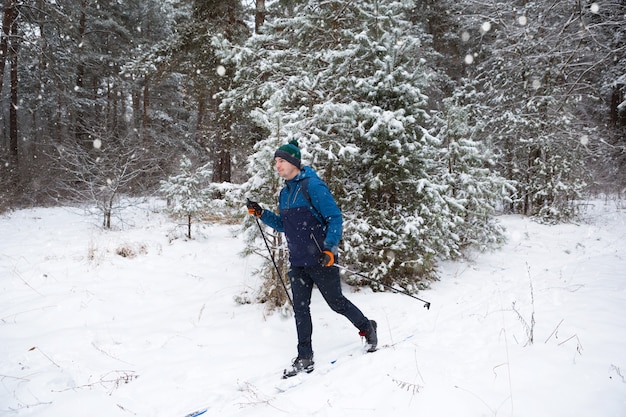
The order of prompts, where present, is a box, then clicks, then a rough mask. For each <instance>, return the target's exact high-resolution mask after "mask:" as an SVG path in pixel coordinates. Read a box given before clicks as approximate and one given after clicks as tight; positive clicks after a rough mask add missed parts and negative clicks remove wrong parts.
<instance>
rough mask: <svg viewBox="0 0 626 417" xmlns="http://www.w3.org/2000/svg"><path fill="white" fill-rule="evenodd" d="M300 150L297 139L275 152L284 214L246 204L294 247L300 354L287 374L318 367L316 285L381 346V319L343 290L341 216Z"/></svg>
mask: <svg viewBox="0 0 626 417" xmlns="http://www.w3.org/2000/svg"><path fill="white" fill-rule="evenodd" d="M300 160H301V153H300V148H299V147H298V142H297V141H296V140H292V141H290V142H289V143H288V144H286V145H283V146H281V147H280V148H278V150H276V152H275V154H274V161H275V164H276V165H275V166H276V171H277V172H278V175H279V176H280V177H281V178H283V179H285V186H284V187H283V189H282V190H281V192H280V196H279V201H278V211H279V214H276V213H273V212H272V211H270V210H264V209H263V208H262V207H261V206H260V205H259V204H258V203H257V202H255V201H249V200H248V203H247V207H248V213H250V214H251V215H254V216H257V218H259V219H261V220H262V221H263V222H264V223H265V224H267V225H268V226H270V227H272V228H273V229H275V230H277V231H279V232H284V233H285V236H286V238H287V246H288V248H289V263H290V268H289V273H288V276H289V280H290V282H291V292H292V296H293V308H294V314H295V319H296V331H297V334H298V356H297V357H296V358H295V359H294V360H293V363H292V368H291V369H290V370H285V374H284V377H285V378H288V377H291V376H294V375H296V374H298V373H300V372H307V373H309V372H312V371H313V369H314V361H313V347H312V343H311V335H312V333H313V325H312V321H311V311H310V309H309V305H310V303H311V292H312V290H313V285H314V284H315V285H317V288H318V289H319V291H320V292H321V294H322V296H323V297H324V300H325V301H326V303H327V304H328V306H329V307H330V308H331V309H332V310H333V311H335V312H337V313H339V314H342V315H343V316H345V317H346V318H347V319H348V320H350V322H352V324H353V325H354V326H355V327H356V328H357V329H359V335H361V336H363V337H365V341H366V344H367V349H368V351H369V352H373V351H374V350H376V345H377V344H378V338H377V335H376V327H377V325H376V322H375V321H374V320H369V319H368V318H367V317H365V315H363V313H362V312H361V310H359V309H358V308H357V307H356V306H355V305H354V304H352V302H350V301H349V300H348V299H347V298H346V297H345V296H344V295H343V293H342V292H341V282H340V278H339V268H337V267H336V266H333V264H334V263H335V261H336V259H337V251H338V246H339V241H340V240H341V235H342V224H343V220H342V216H341V211H340V210H339V207H338V206H337V203H336V202H335V199H334V198H333V196H332V194H331V193H330V190H329V189H328V186H327V185H326V184H325V183H324V182H323V181H322V180H321V179H320V178H319V177H318V176H317V174H316V173H315V171H314V170H313V169H312V168H311V167H309V166H304V167H302V166H301V161H300Z"/></svg>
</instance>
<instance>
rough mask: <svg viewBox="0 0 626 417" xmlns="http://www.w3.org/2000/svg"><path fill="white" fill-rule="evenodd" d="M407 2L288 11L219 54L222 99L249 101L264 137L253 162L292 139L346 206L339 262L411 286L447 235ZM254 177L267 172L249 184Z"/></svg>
mask: <svg viewBox="0 0 626 417" xmlns="http://www.w3.org/2000/svg"><path fill="white" fill-rule="evenodd" d="M411 5H412V2H410V1H408V2H398V1H389V0H387V1H384V0H379V1H363V2H350V3H346V2H343V1H326V2H323V3H319V2H317V1H308V2H303V4H301V5H296V6H294V8H293V15H290V16H286V17H283V18H277V19H274V20H272V21H268V22H267V23H266V25H265V26H264V27H263V30H262V34H261V35H258V36H255V37H253V38H251V39H250V40H249V42H248V43H247V44H246V45H244V47H243V48H236V49H234V52H233V53H232V54H231V55H230V56H228V57H226V56H225V57H224V59H225V60H226V61H227V62H228V63H232V64H235V65H236V67H237V68H238V71H237V73H236V75H235V79H234V81H235V85H237V86H238V87H237V88H235V89H234V90H233V91H232V92H231V93H230V95H229V97H228V98H226V99H225V100H224V103H225V105H230V106H242V104H251V105H253V106H255V107H256V110H255V114H256V117H257V118H258V119H262V120H264V123H265V127H266V128H267V130H268V132H270V133H269V135H268V136H269V138H268V139H267V140H266V141H263V142H260V143H259V144H258V146H257V148H255V149H256V152H257V154H255V155H253V156H252V157H251V161H252V163H251V165H250V166H251V167H253V166H254V165H256V164H257V163H259V159H260V160H262V161H264V162H262V163H263V164H267V163H270V161H271V155H272V154H271V152H273V151H274V150H275V149H276V147H277V146H278V145H280V144H282V143H285V142H287V141H288V140H289V139H291V138H296V139H298V140H299V142H300V144H301V145H302V148H303V159H304V161H305V162H308V163H309V164H311V165H313V167H314V168H316V169H317V170H318V172H319V173H320V174H321V176H322V177H323V178H324V179H325V180H326V182H327V183H328V184H329V186H330V187H331V189H332V191H333V192H334V194H335V196H336V198H337V200H338V202H339V204H340V206H341V208H342V210H343V213H344V217H345V222H344V225H345V230H344V240H343V245H344V247H343V249H344V250H343V251H342V253H341V259H342V261H343V262H344V263H345V264H347V265H350V266H352V267H354V268H359V269H361V270H364V271H368V272H369V273H370V274H371V276H372V277H373V278H376V279H380V280H383V282H385V283H386V284H394V283H398V284H400V285H402V286H403V287H404V288H407V289H410V290H415V289H417V288H418V287H419V283H420V281H421V280H423V279H429V278H433V277H434V266H435V260H436V259H437V258H438V257H439V256H440V255H443V256H444V257H445V256H446V255H447V254H448V253H449V252H450V250H449V247H450V246H451V245H456V243H455V242H454V241H455V240H456V237H455V236H454V234H453V233H452V232H451V230H450V229H451V227H452V225H453V221H452V220H451V218H452V213H451V211H450V209H449V207H448V202H447V201H446V198H445V194H444V191H445V185H442V184H437V183H436V179H437V178H439V177H440V176H439V175H438V173H439V172H440V171H441V169H442V167H441V166H440V165H438V164H439V160H438V158H437V155H438V146H439V145H440V144H439V143H438V141H437V140H436V139H435V138H434V137H432V136H430V135H428V134H426V131H425V129H424V128H423V127H422V126H423V125H424V124H425V121H426V119H427V115H426V111H425V108H426V101H427V99H426V97H425V96H424V95H423V94H422V92H421V89H422V87H425V86H426V85H427V83H428V75H429V70H428V67H427V66H426V65H425V61H426V60H427V59H428V58H429V56H430V49H429V47H428V46H427V45H425V44H424V42H425V41H427V40H428V37H427V35H425V34H424V33H423V32H422V31H420V30H419V29H418V28H417V27H416V26H415V25H413V24H411V23H410V22H409V21H408V19H407V18H406V11H407V7H410V6H411ZM223 45H224V44H223V43H222V46H223ZM259 156H261V157H260V158H259ZM252 169H253V170H254V168H252ZM249 173H250V174H251V175H255V173H254V172H252V171H249ZM257 175H258V173H257ZM271 178H274V177H271ZM259 179H262V181H261V182H264V181H265V180H268V179H269V177H267V176H263V177H259V178H253V179H251V180H250V181H249V182H248V185H247V186H248V187H253V184H256V182H257V181H259ZM271 195H272V196H274V195H275V194H271Z"/></svg>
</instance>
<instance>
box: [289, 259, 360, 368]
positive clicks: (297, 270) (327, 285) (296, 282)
mask: <svg viewBox="0 0 626 417" xmlns="http://www.w3.org/2000/svg"><path fill="white" fill-rule="evenodd" d="M289 279H290V281H291V293H292V295H293V309H294V314H295V319H296V330H297V333H298V357H299V358H313V346H312V343H311V336H312V334H313V323H312V321H311V310H310V308H309V306H310V304H311V293H312V291H313V285H314V284H315V285H317V288H318V289H319V291H320V293H321V294H322V296H323V297H324V300H326V303H327V304H328V306H329V307H330V308H331V309H332V310H333V311H335V312H337V313H339V314H341V315H343V316H345V317H346V318H347V319H348V320H350V322H352V324H353V325H354V326H355V327H356V328H357V329H359V331H363V332H366V331H368V330H369V329H370V322H369V320H368V319H367V317H365V315H363V313H362V312H361V310H359V309H358V308H357V307H356V306H355V305H354V304H352V303H351V302H350V300H348V299H347V298H346V297H345V296H344V295H343V293H342V292H341V280H340V278H339V268H337V267H335V266H331V267H325V266H321V265H320V266H318V265H315V266H299V267H297V266H292V267H291V269H290V270H289Z"/></svg>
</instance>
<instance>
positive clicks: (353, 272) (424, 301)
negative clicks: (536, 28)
mask: <svg viewBox="0 0 626 417" xmlns="http://www.w3.org/2000/svg"><path fill="white" fill-rule="evenodd" d="M309 237H310V238H311V240H313V242H315V245H316V246H317V249H319V251H320V253H321V252H322V248H321V247H320V244H319V243H318V241H317V239H316V238H315V235H314V234H313V233H311V234H310V235H309ZM333 265H335V266H336V267H337V268H341V269H343V270H344V271H346V272H349V273H351V274H353V275H357V276H359V277H361V278H365V279H366V280H368V281H372V282H375V283H377V284H380V285H382V286H383V287H385V288H388V289H390V290H391V291H395V292H397V293H398V294H404V295H407V296H409V297H411V298H415V299H416V300H418V301H421V302H423V303H424V308H426V310H430V302H429V301H426V300H422V299H421V298H419V297H416V296H414V295H413V294H409V293H408V292H406V291H402V290H399V289H397V288H394V287H392V286H390V285H387V284H385V283H384V282H381V281H379V280H377V279H374V278H370V277H368V276H367V275H365V274H361V273H360V272H356V271H352V270H350V269H348V268H346V267H345V266H343V265H339V264H336V263H335V264H333Z"/></svg>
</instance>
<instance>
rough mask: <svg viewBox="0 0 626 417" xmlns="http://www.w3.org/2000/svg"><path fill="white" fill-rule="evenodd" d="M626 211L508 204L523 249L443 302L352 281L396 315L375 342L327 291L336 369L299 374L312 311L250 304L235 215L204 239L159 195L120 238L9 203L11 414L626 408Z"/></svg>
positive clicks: (366, 300)
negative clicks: (571, 218)
mask: <svg viewBox="0 0 626 417" xmlns="http://www.w3.org/2000/svg"><path fill="white" fill-rule="evenodd" d="M623 207H624V206H623V203H622V205H621V206H620V204H619V202H617V203H616V202H615V201H610V202H607V203H605V202H604V201H593V202H592V203H591V204H590V205H589V206H588V210H587V212H586V214H585V219H584V221H581V222H580V223H579V224H576V225H574V224H566V225H558V226H546V225H540V224H537V223H534V222H533V221H531V220H529V219H527V218H523V217H519V216H505V217H502V218H501V221H502V223H503V224H504V225H505V226H506V227H507V230H508V232H507V233H508V236H509V242H508V243H507V245H506V246H505V247H504V248H502V250H499V251H497V252H495V253H489V254H477V255H475V256H474V258H473V260H472V261H471V262H448V263H445V264H443V265H441V277H442V279H441V281H439V282H436V283H434V284H433V285H432V288H431V289H429V290H427V291H423V292H421V293H420V294H419V296H420V297H422V298H424V299H426V300H428V301H430V302H431V303H432V305H431V308H430V310H426V309H425V308H424V307H423V304H422V303H420V302H419V301H416V300H414V299H412V298H409V297H407V296H405V295H401V294H393V293H384V294H380V293H376V294H374V293H372V292H371V291H370V290H369V289H363V290H361V291H354V290H353V289H351V288H350V287H346V290H345V291H346V294H347V296H348V297H349V298H350V299H351V300H352V301H354V303H355V304H356V305H357V306H359V308H361V309H362V310H363V311H364V313H365V314H366V315H367V316H368V317H370V318H373V319H376V320H377V321H378V323H379V339H380V345H381V346H382V348H381V349H380V350H379V351H378V352H375V353H372V354H363V353H362V345H361V340H360V338H359V336H358V335H357V332H356V329H354V328H352V327H351V325H350V323H349V322H348V321H347V320H346V319H344V318H343V317H341V316H338V315H336V314H334V313H332V312H331V311H330V310H329V308H328V307H327V306H326V305H325V303H324V302H323V300H322V299H321V297H320V296H319V294H318V293H317V292H315V293H314V299H313V305H312V311H313V320H314V328H315V330H314V347H315V351H316V358H315V359H316V370H315V372H313V373H312V374H310V375H306V376H303V377H302V378H300V377H296V378H295V379H292V380H287V381H283V380H281V374H282V370H283V368H285V367H287V366H288V365H289V363H290V361H291V359H292V358H293V357H294V356H295V343H296V335H295V326H294V324H293V318H292V317H287V316H284V315H282V314H280V313H274V314H267V312H266V311H265V307H264V306H263V305H257V304H243V305H242V304H240V303H237V302H235V298H241V297H242V295H243V296H246V294H248V295H250V294H253V293H254V291H255V288H257V287H258V285H259V280H258V278H257V277H256V276H255V270H256V268H257V267H258V265H259V263H260V259H258V257H254V256H253V257H249V258H241V257H240V256H239V253H240V252H241V250H242V248H243V243H242V240H241V239H238V238H237V237H234V236H233V235H232V234H231V227H229V226H227V225H217V224H215V225H206V226H205V227H203V228H201V229H200V230H198V229H196V230H195V231H194V233H195V238H194V240H191V241H189V240H186V239H184V238H182V237H181V236H182V235H183V234H184V229H182V228H181V229H180V230H179V231H177V230H175V229H176V227H175V226H174V225H173V223H172V221H171V220H170V219H168V218H167V217H166V216H165V215H164V214H162V213H161V210H160V209H161V207H159V204H158V203H157V202H151V203H149V204H144V205H143V206H142V207H134V208H128V209H126V210H124V212H123V213H122V215H121V220H123V221H120V219H118V221H117V222H116V224H115V228H116V229H117V230H115V231H105V230H101V229H100V228H99V227H98V223H99V220H100V219H99V217H98V216H96V215H85V214H84V213H83V212H80V211H78V210H76V209H70V208H41V209H31V210H20V211H16V212H13V213H8V214H5V215H2V216H0V289H1V290H0V415H1V416H42V417H68V416H78V415H81V416H83V415H89V416H91V417H116V416H120V417H122V416H133V415H136V416H141V417H161V416H163V417H177V416H180V417H183V416H185V415H187V414H188V413H191V412H193V411H194V410H197V409H203V408H205V407H208V411H207V412H206V413H205V414H204V415H205V416H220V417H227V416H254V417H262V416H272V417H275V416H281V415H289V416H337V417H345V416H409V415H410V416H428V417H438V416H441V417H464V416H469V417H473V416H524V417H542V416H546V417H555V416H564V417H572V416H585V417H589V416H603V417H609V416H613V417H623V416H626V272H625V271H626V210H625V209H624V208H623ZM122 255H126V256H122Z"/></svg>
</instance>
